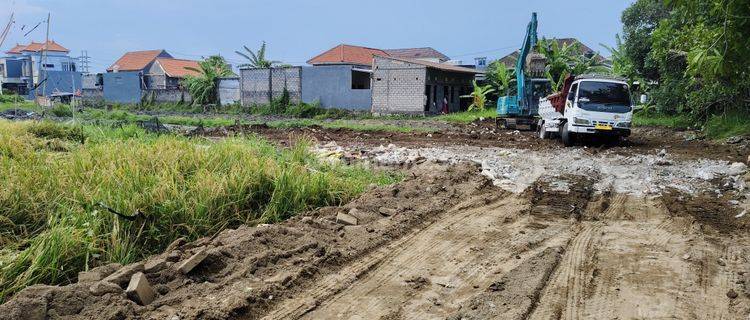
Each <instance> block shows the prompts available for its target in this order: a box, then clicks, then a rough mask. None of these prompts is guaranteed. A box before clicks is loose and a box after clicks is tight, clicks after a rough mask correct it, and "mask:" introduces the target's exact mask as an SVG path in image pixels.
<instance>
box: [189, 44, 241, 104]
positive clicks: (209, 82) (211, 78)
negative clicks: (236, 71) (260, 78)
mask: <svg viewBox="0 0 750 320" xmlns="http://www.w3.org/2000/svg"><path fill="white" fill-rule="evenodd" d="M198 65H199V66H200V68H199V69H196V68H192V67H186V69H188V70H192V71H195V72H197V73H199V75H197V76H187V77H185V79H184V80H183V81H182V84H183V86H185V87H186V88H187V89H188V92H190V96H192V97H193V104H196V105H203V106H205V105H208V104H212V103H215V102H216V79H217V78H220V77H227V76H231V75H232V70H231V69H230V68H229V65H228V64H227V62H226V61H225V60H224V58H223V57H221V56H210V57H208V58H206V59H204V60H203V61H200V62H198Z"/></svg>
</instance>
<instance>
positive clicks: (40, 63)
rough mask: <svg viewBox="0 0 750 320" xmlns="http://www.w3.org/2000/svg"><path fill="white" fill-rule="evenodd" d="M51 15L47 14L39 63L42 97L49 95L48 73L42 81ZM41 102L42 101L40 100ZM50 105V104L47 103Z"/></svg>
mask: <svg viewBox="0 0 750 320" xmlns="http://www.w3.org/2000/svg"><path fill="white" fill-rule="evenodd" d="M50 16H51V14H50V13H47V36H46V37H45V39H44V45H42V58H41V61H39V79H40V81H43V83H42V95H45V96H46V95H47V81H46V80H47V73H46V72H44V79H42V71H45V70H44V68H46V67H45V65H46V64H47V44H49V20H50ZM32 76H33V75H32ZM38 96H40V94H39V91H37V97H38ZM40 100H41V99H40ZM45 104H48V103H45Z"/></svg>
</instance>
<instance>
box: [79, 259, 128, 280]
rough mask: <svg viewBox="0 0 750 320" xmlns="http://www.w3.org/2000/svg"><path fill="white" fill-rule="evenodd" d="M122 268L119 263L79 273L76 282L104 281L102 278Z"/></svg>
mask: <svg viewBox="0 0 750 320" xmlns="http://www.w3.org/2000/svg"><path fill="white" fill-rule="evenodd" d="M120 268H122V265H121V264H119V263H110V264H108V265H104V266H100V267H96V268H93V269H91V270H88V271H81V272H79V273H78V282H79V283H86V282H96V281H100V280H102V279H104V277H106V276H109V275H111V274H112V273H113V272H115V271H116V270H118V269H120Z"/></svg>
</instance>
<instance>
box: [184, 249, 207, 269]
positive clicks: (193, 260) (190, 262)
mask: <svg viewBox="0 0 750 320" xmlns="http://www.w3.org/2000/svg"><path fill="white" fill-rule="evenodd" d="M206 257H208V250H207V249H206V248H205V247H203V248H200V249H198V252H196V253H195V254H194V255H192V256H191V257H190V258H187V259H185V260H184V261H182V262H180V263H178V264H177V270H179V271H180V272H182V273H183V274H188V273H190V271H193V269H195V267H197V266H198V265H199V264H200V263H201V262H203V260H205V259H206Z"/></svg>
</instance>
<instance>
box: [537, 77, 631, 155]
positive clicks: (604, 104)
mask: <svg viewBox="0 0 750 320" xmlns="http://www.w3.org/2000/svg"><path fill="white" fill-rule="evenodd" d="M539 117H540V119H539V122H538V126H537V130H538V133H539V137H540V138H542V139H550V138H552V137H560V138H561V139H562V141H563V144H565V146H572V145H573V144H575V142H576V140H578V138H580V137H582V136H592V137H594V138H595V139H603V140H607V141H613V140H617V141H619V140H620V139H621V138H622V137H627V136H629V135H630V123H631V121H632V119H633V105H632V102H631V99H630V89H629V88H628V84H627V82H625V80H623V79H619V78H614V77H610V76H602V75H581V76H578V77H575V78H573V77H568V78H567V79H565V82H564V85H563V90H562V91H560V92H557V93H554V94H551V95H549V96H547V97H545V98H540V99H539Z"/></svg>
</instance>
